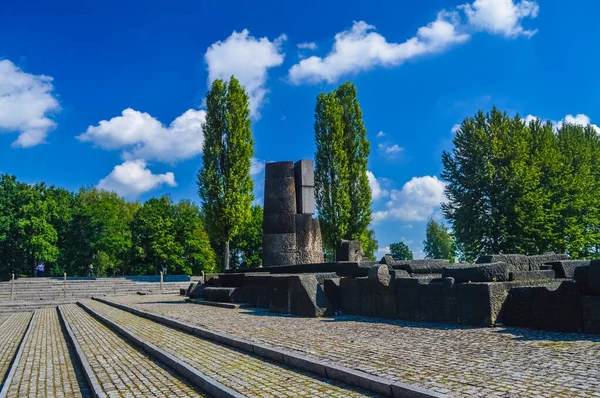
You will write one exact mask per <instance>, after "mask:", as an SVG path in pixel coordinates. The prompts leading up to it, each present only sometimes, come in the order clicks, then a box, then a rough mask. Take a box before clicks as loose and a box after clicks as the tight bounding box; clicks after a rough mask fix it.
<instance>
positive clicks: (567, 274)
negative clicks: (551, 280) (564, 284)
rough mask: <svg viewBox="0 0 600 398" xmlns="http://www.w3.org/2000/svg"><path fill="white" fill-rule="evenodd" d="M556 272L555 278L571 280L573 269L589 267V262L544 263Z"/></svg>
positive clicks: (573, 274)
mask: <svg viewBox="0 0 600 398" xmlns="http://www.w3.org/2000/svg"><path fill="white" fill-rule="evenodd" d="M546 265H549V266H551V267H552V269H553V270H554V272H556V277H557V278H568V279H573V278H574V277H575V268H577V267H583V266H585V265H590V260H563V261H551V262H549V263H546Z"/></svg>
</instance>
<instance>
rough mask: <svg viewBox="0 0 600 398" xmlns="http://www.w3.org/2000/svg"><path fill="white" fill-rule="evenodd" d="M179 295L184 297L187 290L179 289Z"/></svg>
mask: <svg viewBox="0 0 600 398" xmlns="http://www.w3.org/2000/svg"><path fill="white" fill-rule="evenodd" d="M179 295H180V296H186V295H187V289H179Z"/></svg>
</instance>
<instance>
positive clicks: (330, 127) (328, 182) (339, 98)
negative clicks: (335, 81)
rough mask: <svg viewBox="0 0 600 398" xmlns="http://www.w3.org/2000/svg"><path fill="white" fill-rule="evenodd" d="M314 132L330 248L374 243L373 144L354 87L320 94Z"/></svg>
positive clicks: (320, 206) (318, 189)
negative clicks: (345, 241)
mask: <svg viewBox="0 0 600 398" xmlns="http://www.w3.org/2000/svg"><path fill="white" fill-rule="evenodd" d="M314 129H315V145H316V152H315V200H316V207H317V210H318V213H319V220H320V224H321V230H322V236H323V241H324V242H323V243H324V246H325V248H326V249H331V248H333V247H335V245H336V244H337V242H339V241H340V240H341V239H353V240H360V241H363V245H364V244H365V243H367V244H368V234H369V233H368V227H369V224H370V223H371V219H372V215H371V188H370V186H369V180H368V177H367V159H368V157H369V152H370V144H369V141H368V140H367V138H366V134H367V133H366V129H365V127H364V124H363V121H362V112H361V109H360V105H359V103H358V100H357V98H356V88H355V87H354V85H353V84H351V83H345V84H343V85H341V86H340V87H338V88H337V89H336V90H335V91H334V92H332V93H329V94H325V93H321V94H319V96H318V97H317V105H316V107H315V125H314Z"/></svg>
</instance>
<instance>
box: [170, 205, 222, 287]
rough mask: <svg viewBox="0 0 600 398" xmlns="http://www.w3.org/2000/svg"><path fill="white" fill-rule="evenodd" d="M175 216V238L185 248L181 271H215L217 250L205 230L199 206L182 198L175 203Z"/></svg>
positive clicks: (192, 273) (180, 264)
mask: <svg viewBox="0 0 600 398" xmlns="http://www.w3.org/2000/svg"><path fill="white" fill-rule="evenodd" d="M174 217H175V220H174V232H175V240H176V242H177V243H178V244H179V245H180V246H181V247H182V249H183V250H182V252H183V254H182V256H181V259H180V260H181V261H178V263H179V268H180V270H181V273H184V274H188V275H199V274H200V272H201V271H205V272H215V271H216V270H217V260H216V257H215V252H214V251H213V249H212V247H211V245H210V239H209V238H208V234H207V233H206V231H205V230H204V225H203V222H202V217H201V214H200V209H199V208H198V206H196V204H194V203H192V202H191V201H189V200H182V201H180V202H179V203H177V204H176V205H174ZM176 271H179V269H177V270H176ZM177 273H179V272H177Z"/></svg>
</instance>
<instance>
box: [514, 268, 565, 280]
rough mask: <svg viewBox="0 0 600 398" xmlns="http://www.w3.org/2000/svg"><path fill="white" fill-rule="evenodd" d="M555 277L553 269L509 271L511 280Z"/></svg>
mask: <svg viewBox="0 0 600 398" xmlns="http://www.w3.org/2000/svg"><path fill="white" fill-rule="evenodd" d="M548 279H555V273H554V270H539V271H514V272H511V273H510V280H511V281H540V280H548Z"/></svg>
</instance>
